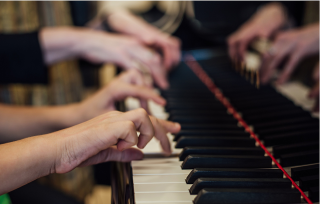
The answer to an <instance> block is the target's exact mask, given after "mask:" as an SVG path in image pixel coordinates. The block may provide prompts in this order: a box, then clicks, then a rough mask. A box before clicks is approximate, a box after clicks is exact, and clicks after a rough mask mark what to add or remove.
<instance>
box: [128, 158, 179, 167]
mask: <svg viewBox="0 0 320 204" xmlns="http://www.w3.org/2000/svg"><path fill="white" fill-rule="evenodd" d="M181 164H182V161H179V159H178V157H164V158H153V159H143V160H139V161H133V162H132V164H131V165H132V167H137V166H150V167H151V165H159V166H162V165H164V166H173V165H175V166H180V165H181ZM154 167H155V166H154Z"/></svg>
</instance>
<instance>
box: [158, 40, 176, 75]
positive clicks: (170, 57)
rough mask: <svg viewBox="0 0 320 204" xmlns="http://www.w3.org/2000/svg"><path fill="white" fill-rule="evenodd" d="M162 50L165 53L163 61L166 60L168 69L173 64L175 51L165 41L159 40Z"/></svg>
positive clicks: (165, 64)
mask: <svg viewBox="0 0 320 204" xmlns="http://www.w3.org/2000/svg"><path fill="white" fill-rule="evenodd" d="M158 45H159V46H160V48H161V50H162V53H163V59H164V60H163V61H164V63H163V64H164V67H165V68H166V69H169V68H170V67H172V65H173V53H172V50H171V49H170V47H169V45H168V44H167V43H165V42H159V44H158Z"/></svg>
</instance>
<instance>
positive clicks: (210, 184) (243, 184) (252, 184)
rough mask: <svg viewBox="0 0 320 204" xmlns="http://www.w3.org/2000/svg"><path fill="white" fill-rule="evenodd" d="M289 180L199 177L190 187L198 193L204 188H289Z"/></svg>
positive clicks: (193, 191) (194, 192) (193, 192)
mask: <svg viewBox="0 0 320 204" xmlns="http://www.w3.org/2000/svg"><path fill="white" fill-rule="evenodd" d="M291 185H292V183H291V181H290V180H289V179H284V178H199V179H197V180H196V181H195V182H194V183H193V184H192V186H191V188H190V190H189V191H190V194H192V195H194V194H198V193H199V191H201V190H202V189H204V188H287V189H290V188H291Z"/></svg>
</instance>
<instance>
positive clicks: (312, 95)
mask: <svg viewBox="0 0 320 204" xmlns="http://www.w3.org/2000/svg"><path fill="white" fill-rule="evenodd" d="M312 78H313V80H314V82H315V83H314V86H313V88H312V89H311V91H310V92H309V96H308V97H309V98H315V99H316V103H315V104H314V107H313V111H315V112H319V62H318V63H317V65H316V66H315V68H314V71H313V74H312Z"/></svg>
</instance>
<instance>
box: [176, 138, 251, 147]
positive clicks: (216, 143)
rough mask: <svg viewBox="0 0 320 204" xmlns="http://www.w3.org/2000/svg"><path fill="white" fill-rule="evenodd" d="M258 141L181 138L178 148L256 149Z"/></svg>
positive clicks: (247, 139) (249, 139)
mask: <svg viewBox="0 0 320 204" xmlns="http://www.w3.org/2000/svg"><path fill="white" fill-rule="evenodd" d="M255 144H256V141H255V140H254V139H252V138H242V137H203V136H197V137H183V136H182V137H181V138H180V139H179V140H178V141H177V143H176V146H175V147H176V148H184V147H192V146H194V147H255Z"/></svg>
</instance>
